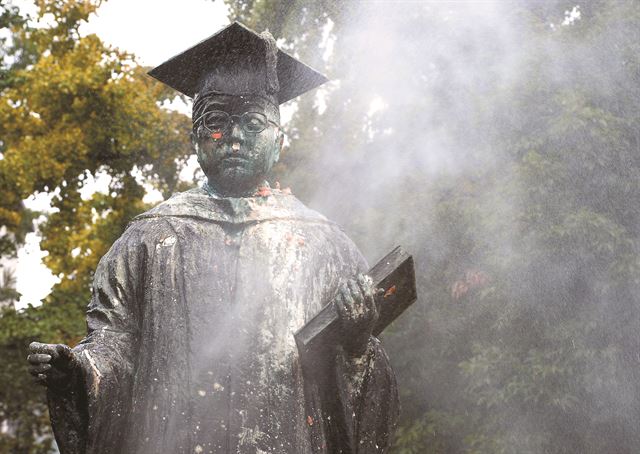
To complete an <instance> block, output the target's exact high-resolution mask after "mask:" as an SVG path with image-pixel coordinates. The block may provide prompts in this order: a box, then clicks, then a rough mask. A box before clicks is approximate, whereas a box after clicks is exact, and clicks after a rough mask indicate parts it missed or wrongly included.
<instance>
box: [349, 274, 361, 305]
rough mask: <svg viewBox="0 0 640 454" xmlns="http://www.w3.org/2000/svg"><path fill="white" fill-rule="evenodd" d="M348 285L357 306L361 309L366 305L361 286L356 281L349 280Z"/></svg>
mask: <svg viewBox="0 0 640 454" xmlns="http://www.w3.org/2000/svg"><path fill="white" fill-rule="evenodd" d="M348 285H349V290H350V293H351V297H352V298H353V301H354V303H355V305H356V306H357V308H359V309H361V308H362V306H363V305H364V295H363V294H362V290H360V286H359V285H358V283H357V282H356V281H355V280H349V282H348Z"/></svg>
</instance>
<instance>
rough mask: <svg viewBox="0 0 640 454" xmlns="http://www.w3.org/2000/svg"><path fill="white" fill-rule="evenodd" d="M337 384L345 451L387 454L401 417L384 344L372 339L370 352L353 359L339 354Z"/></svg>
mask: <svg viewBox="0 0 640 454" xmlns="http://www.w3.org/2000/svg"><path fill="white" fill-rule="evenodd" d="M335 372H336V378H335V380H336V384H337V389H338V396H339V399H340V403H341V410H342V421H344V424H345V426H346V427H345V430H344V434H345V436H346V437H345V438H346V440H344V443H345V444H347V446H348V447H345V448H344V449H343V450H344V452H345V453H352V454H357V453H360V454H373V453H385V452H387V451H388V450H389V447H390V445H391V442H392V441H393V434H394V431H395V426H396V422H397V419H398V415H399V402H398V387H397V384H396V379H395V374H394V372H393V370H392V369H391V365H390V364H389V359H388V357H387V355H386V353H385V351H384V349H383V348H382V345H381V343H380V341H379V340H378V339H377V338H375V337H373V336H372V337H370V338H369V345H368V347H367V351H366V352H365V353H364V354H363V355H362V356H360V357H356V358H352V357H349V356H348V355H346V354H345V353H344V351H343V350H342V349H339V350H338V353H337V357H336V370H335Z"/></svg>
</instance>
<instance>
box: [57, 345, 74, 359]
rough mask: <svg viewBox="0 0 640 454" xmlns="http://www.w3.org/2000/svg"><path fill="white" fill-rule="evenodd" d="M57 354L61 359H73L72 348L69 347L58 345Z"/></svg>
mask: <svg viewBox="0 0 640 454" xmlns="http://www.w3.org/2000/svg"><path fill="white" fill-rule="evenodd" d="M56 352H57V353H58V355H60V357H61V358H66V359H71V348H70V347H69V346H68V345H64V344H58V345H56Z"/></svg>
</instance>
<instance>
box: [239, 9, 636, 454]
mask: <svg viewBox="0 0 640 454" xmlns="http://www.w3.org/2000/svg"><path fill="white" fill-rule="evenodd" d="M286 3H287V7H284V6H283V5H281V4H280V2H275V1H274V2H270V1H261V2H252V1H243V2H229V6H230V9H231V18H236V17H239V18H240V19H241V20H243V21H244V22H246V23H248V24H249V25H250V26H253V27H255V28H256V29H258V30H260V29H263V28H269V29H271V30H272V31H273V30H276V31H279V32H280V35H279V36H280V37H282V38H283V39H284V41H285V42H284V45H285V46H288V48H289V49H290V50H291V51H294V52H296V53H297V54H299V55H303V56H304V57H305V58H306V60H305V61H309V62H310V63H311V64H312V65H314V66H316V67H318V68H320V69H323V70H325V71H326V72H328V73H329V76H330V78H332V79H338V80H339V83H334V84H333V86H331V87H330V88H329V89H328V90H327V91H326V92H325V94H324V98H325V101H326V106H327V107H326V110H324V112H322V113H321V112H320V110H319V109H315V110H314V109H313V106H314V104H315V103H316V99H314V96H313V95H310V96H307V97H303V98H302V99H301V100H300V101H299V105H298V110H297V111H296V115H294V117H293V120H292V122H291V124H290V125H289V126H288V129H289V135H290V137H291V146H290V148H289V149H288V150H286V153H285V154H284V155H283V163H282V164H281V165H280V167H279V169H278V171H279V172H280V174H279V176H278V177H279V178H280V179H282V180H285V181H286V182H287V183H292V186H293V189H294V192H295V193H296V194H298V195H300V196H301V197H302V199H303V200H304V201H306V202H308V203H310V204H311V205H312V207H316V208H319V209H320V211H322V212H323V213H325V214H327V215H328V216H329V217H330V218H332V219H335V220H336V221H338V222H339V223H341V224H343V225H344V226H345V228H346V230H347V231H348V232H349V234H350V236H351V237H352V238H354V239H355V240H356V242H357V243H358V244H359V245H360V246H361V247H362V249H363V250H364V252H365V254H366V255H367V256H369V257H370V258H375V257H376V256H380V255H381V254H382V253H384V251H385V250H387V249H388V248H389V247H391V246H392V245H393V243H400V244H403V245H404V246H405V247H406V248H407V249H408V250H409V251H411V252H412V253H413V254H414V255H415V259H416V264H417V273H418V288H419V294H420V301H419V303H418V304H417V305H416V307H413V308H412V309H410V313H408V314H407V315H406V316H405V317H403V318H401V319H400V320H399V321H398V322H397V323H396V326H395V327H393V331H392V332H390V333H387V334H386V336H385V344H386V345H387V348H388V350H389V353H390V357H391V359H392V362H394V364H395V367H396V370H397V372H398V379H399V384H400V387H401V396H402V407H403V413H402V415H403V417H402V422H401V427H400V430H399V434H398V438H397V443H396V446H395V448H394V449H395V451H394V452H398V453H403V454H406V453H445V452H446V453H456V452H468V453H496V452H518V453H529V452H530V453H538V452H552V453H565V452H566V453H569V452H585V453H588V452H593V453H597V452H607V451H615V452H636V451H638V449H640V440H639V439H638V436H637V435H636V434H635V429H634V427H635V426H637V423H638V417H637V414H636V415H635V416H634V410H633V409H634V408H635V409H637V408H638V406H639V405H640V396H639V395H638V391H637V386H635V384H636V383H638V376H637V374H638V372H637V371H638V370H640V369H639V368H638V359H637V356H636V357H634V356H633V352H634V351H636V352H637V350H638V346H639V345H638V343H639V338H638V334H637V327H638V326H639V324H640V323H639V322H640V320H639V314H638V312H639V311H638V297H637V295H638V294H639V293H638V279H637V275H638V274H637V271H638V259H637V257H638V247H639V243H638V227H637V226H638V225H639V223H638V210H637V207H636V206H635V204H633V203H631V202H630V201H633V200H637V196H638V194H637V191H638V190H639V189H640V187H639V186H638V182H639V181H640V179H638V171H639V170H640V166H639V163H638V157H637V153H636V151H637V149H638V134H637V131H638V130H640V125H639V124H638V119H639V118H640V116H639V115H638V105H639V103H638V101H639V99H638V97H639V94H640V93H639V92H638V88H637V80H638V76H639V73H640V71H639V67H640V66H639V64H638V55H639V52H638V51H639V49H638V42H639V41H638V39H637V31H636V30H637V29H638V25H639V23H638V22H639V19H640V17H639V14H638V9H637V7H636V5H634V3H633V2H628V1H623V2H618V1H597V2H589V4H588V5H581V6H580V7H576V5H575V4H573V3H571V2H566V1H556V0H552V1H544V2H508V3H507V2H503V3H501V4H496V3H494V4H486V3H483V4H482V5H481V7H478V6H477V4H474V3H473V2H469V3H466V4H463V5H452V4H450V3H446V4H444V5H437V4H433V3H431V2H430V3H428V4H418V3H415V2H414V3H409V4H407V3H401V4H398V5H396V4H394V5H391V4H389V3H384V4H380V3H379V2H374V3H371V2H348V4H346V5H345V4H343V3H344V2H342V3H339V2H328V1H327V2H307V1H296V2H286ZM574 8H578V10H579V11H580V13H581V16H580V19H579V20H576V19H575V18H574V19H571V20H569V19H568V16H565V14H566V13H565V12H566V11H572V10H574ZM563 22H564V23H565V24H566V25H562V23H563ZM331 24H332V26H333V28H331V29H330V30H331V31H330V33H329V36H330V39H333V40H335V45H334V52H333V54H332V55H331V57H330V58H329V59H328V60H327V61H326V62H325V61H323V59H322V58H321V55H322V53H323V51H324V49H323V48H321V47H319V46H318V43H320V42H322V37H323V30H325V27H330V26H331ZM327 29H328V28H327ZM376 98H379V99H380V100H381V102H378V105H380V104H382V105H385V104H386V108H382V109H378V110H377V111H376V110H375V109H372V101H374V100H375V99H376ZM373 105H374V106H375V104H373ZM355 213H357V215H354V214H355ZM372 226H373V227H372Z"/></svg>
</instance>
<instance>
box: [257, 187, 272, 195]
mask: <svg viewBox="0 0 640 454" xmlns="http://www.w3.org/2000/svg"><path fill="white" fill-rule="evenodd" d="M254 195H256V196H258V197H269V196H270V195H271V188H270V187H268V186H261V187H259V188H258V190H257V191H256V193H255V194H254Z"/></svg>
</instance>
